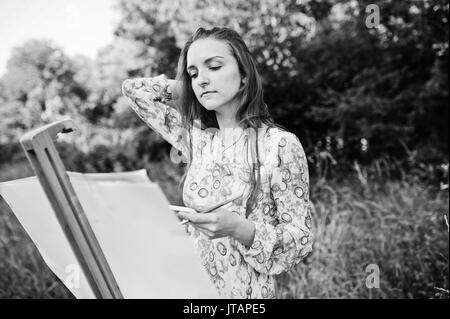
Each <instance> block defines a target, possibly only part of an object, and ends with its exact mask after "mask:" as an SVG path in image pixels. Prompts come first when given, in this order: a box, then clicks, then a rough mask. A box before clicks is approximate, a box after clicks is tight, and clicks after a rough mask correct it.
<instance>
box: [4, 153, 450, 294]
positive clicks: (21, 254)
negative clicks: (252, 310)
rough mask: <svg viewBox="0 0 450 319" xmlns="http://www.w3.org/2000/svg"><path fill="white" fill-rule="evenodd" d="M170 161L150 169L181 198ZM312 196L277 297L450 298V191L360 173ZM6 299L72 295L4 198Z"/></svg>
mask: <svg viewBox="0 0 450 319" xmlns="http://www.w3.org/2000/svg"><path fill="white" fill-rule="evenodd" d="M168 162H169V164H167V161H166V162H165V163H164V164H162V163H153V164H149V167H147V168H148V170H149V172H150V178H151V179H152V180H154V181H156V182H158V183H160V184H161V187H162V189H163V191H164V193H165V194H166V195H167V197H168V198H169V200H170V201H171V202H174V203H176V202H178V203H179V202H180V199H181V197H180V196H179V192H178V189H177V188H176V184H177V180H178V178H179V175H180V172H181V170H179V169H178V168H176V167H172V164H170V161H168ZM162 165H163V167H162ZM0 172H1V175H0V181H4V180H9V179H15V178H20V177H24V176H29V175H31V174H32V172H31V170H30V168H29V166H28V164H26V163H16V164H14V165H9V166H3V167H1V168H0ZM164 172H173V173H171V175H168V173H164ZM310 193H311V201H312V203H313V205H312V214H313V220H314V234H315V242H314V250H313V253H312V254H311V255H310V256H309V257H308V258H307V259H306V260H305V261H304V262H302V263H300V264H299V265H298V266H296V267H295V268H294V269H292V270H291V271H290V272H288V273H285V274H282V275H280V276H278V277H277V286H278V293H277V297H278V298H448V297H449V296H448V289H449V268H448V265H449V260H448V255H449V247H448V246H449V232H448V224H446V219H445V216H447V218H448V210H449V209H448V205H449V198H448V190H446V191H439V190H433V189H432V188H428V187H426V186H424V185H422V184H420V183H419V182H408V181H407V180H406V178H405V179H403V180H399V181H398V180H397V181H393V180H385V181H383V180H378V181H370V180H369V181H366V182H364V183H362V182H361V180H360V179H358V178H357V176H356V175H355V176H348V177H347V179H346V180H344V181H343V182H342V181H339V182H337V181H325V180H324V179H320V180H318V181H312V182H311V191H310ZM370 264H375V265H377V266H378V267H379V270H380V273H379V278H380V285H379V288H372V289H369V288H368V287H367V286H366V278H367V276H368V275H369V273H368V272H366V267H367V266H368V265H370ZM0 298H72V295H71V294H70V292H69V291H68V290H67V289H66V288H65V287H64V286H63V285H62V284H61V283H60V281H59V280H58V279H57V278H56V277H55V276H54V275H53V273H52V272H51V271H50V270H49V268H48V267H47V266H46V265H45V263H44V262H43V260H42V258H41V256H40V255H39V253H38V251H37V249H36V248H35V246H34V244H33V243H32V241H31V239H30V238H29V237H28V236H27V234H26V233H25V232H24V231H23V229H22V227H21V226H20V224H19V223H18V221H17V219H16V218H15V216H14V215H13V213H12V212H11V211H10V209H9V207H8V206H7V205H6V204H5V203H4V201H3V199H0Z"/></svg>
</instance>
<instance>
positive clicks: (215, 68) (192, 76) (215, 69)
mask: <svg viewBox="0 0 450 319" xmlns="http://www.w3.org/2000/svg"><path fill="white" fill-rule="evenodd" d="M221 67H222V66H220V65H219V66H210V67H209V69H210V70H213V71H217V70H219V69H220V68H221ZM189 76H190V77H191V78H193V79H195V78H196V77H197V73H191V74H189Z"/></svg>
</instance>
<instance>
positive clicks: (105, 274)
mask: <svg viewBox="0 0 450 319" xmlns="http://www.w3.org/2000/svg"><path fill="white" fill-rule="evenodd" d="M74 128H75V126H74V124H73V122H72V120H62V121H58V122H54V123H51V124H48V125H46V126H43V127H40V128H38V129H35V130H33V131H31V132H28V133H27V134H25V135H24V136H23V137H22V138H21V139H20V143H21V145H22V147H23V149H24V151H25V153H26V155H27V158H28V160H29V161H30V163H31V166H32V167H33V170H34V171H35V173H36V176H37V177H38V179H39V182H40V184H41V186H42V188H43V189H44V192H45V194H46V196H47V198H48V200H49V202H50V204H51V206H52V208H53V210H54V212H55V214H56V217H57V219H58V221H59V223H60V225H61V228H62V229H63V231H64V233H65V235H66V237H67V239H68V240H69V242H70V245H71V247H72V249H73V252H74V254H75V256H76V258H77V259H78V262H79V264H80V267H81V269H82V270H83V272H84V274H85V276H86V278H87V280H88V281H89V284H90V286H91V288H92V291H93V292H94V294H95V296H96V297H97V298H105V299H122V298H123V295H122V293H121V291H120V289H119V286H118V285H117V282H116V280H115V278H114V275H113V273H112V271H111V269H110V267H109V265H108V262H107V260H106V258H105V256H104V254H103V252H102V250H101V248H100V245H99V242H98V240H97V238H96V237H95V234H94V232H93V230H92V228H91V226H90V225H89V222H88V220H87V218H86V215H85V213H84V211H83V208H82V206H81V204H80V201H79V199H78V197H77V195H76V193H75V191H74V189H73V186H72V184H71V182H70V180H69V177H68V175H67V173H66V169H65V167H64V165H63V163H62V161H61V158H60V157H59V155H58V152H57V150H56V148H55V145H54V142H53V141H54V140H55V139H56V137H57V135H58V134H59V133H69V132H72V131H73V130H74Z"/></svg>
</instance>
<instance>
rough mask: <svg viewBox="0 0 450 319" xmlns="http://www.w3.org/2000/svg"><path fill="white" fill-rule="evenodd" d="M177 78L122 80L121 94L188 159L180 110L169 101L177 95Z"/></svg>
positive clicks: (149, 124) (186, 139) (185, 132)
mask: <svg viewBox="0 0 450 319" xmlns="http://www.w3.org/2000/svg"><path fill="white" fill-rule="evenodd" d="M177 90H178V87H177V82H176V81H175V80H169V79H167V78H166V76H165V75H160V76H157V77H152V78H135V79H128V80H125V81H124V82H123V84H122V94H123V95H124V96H126V97H128V98H129V99H130V101H131V103H130V106H131V108H132V109H133V110H134V111H135V112H136V113H137V114H138V115H139V117H140V118H141V119H142V120H143V121H144V122H145V123H146V124H147V125H148V126H150V128H152V129H153V130H154V131H155V132H156V133H158V134H159V135H160V136H161V137H162V138H164V139H165V140H166V141H168V142H169V143H170V144H172V146H174V147H175V148H176V149H178V150H179V151H181V152H182V153H183V156H185V157H186V158H187V159H189V152H190V147H189V138H190V135H189V132H188V131H187V130H186V125H185V124H186V123H183V119H182V116H181V114H180V113H179V112H178V111H177V110H176V109H175V108H174V107H172V106H170V105H169V104H170V103H171V101H173V100H175V99H176V98H177V93H176V92H177Z"/></svg>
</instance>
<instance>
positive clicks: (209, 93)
mask: <svg viewBox="0 0 450 319" xmlns="http://www.w3.org/2000/svg"><path fill="white" fill-rule="evenodd" d="M214 93H216V92H207V93H203V94H202V97H207V96H209V95H211V94H214Z"/></svg>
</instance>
